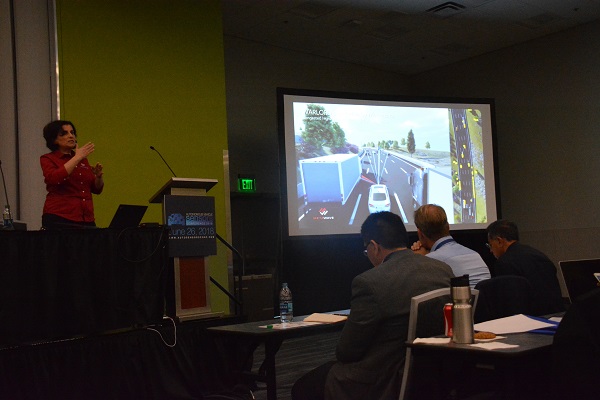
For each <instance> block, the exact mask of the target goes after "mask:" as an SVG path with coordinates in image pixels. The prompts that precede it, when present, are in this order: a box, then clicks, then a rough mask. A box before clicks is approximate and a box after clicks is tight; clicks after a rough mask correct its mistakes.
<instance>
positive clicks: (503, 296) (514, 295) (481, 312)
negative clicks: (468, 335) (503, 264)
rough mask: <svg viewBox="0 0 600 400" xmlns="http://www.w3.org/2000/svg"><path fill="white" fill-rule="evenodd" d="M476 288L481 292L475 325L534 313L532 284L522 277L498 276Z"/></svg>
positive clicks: (479, 283)
mask: <svg viewBox="0 0 600 400" xmlns="http://www.w3.org/2000/svg"><path fill="white" fill-rule="evenodd" d="M475 288H476V289H478V290H479V300H478V301H479V303H478V305H477V309H476V310H475V318H474V319H475V323H478V322H483V321H489V320H492V319H497V318H503V317H508V316H511V315H515V314H529V315H531V314H532V313H533V308H532V307H533V297H532V295H531V284H530V283H529V281H528V280H527V279H526V278H524V277H522V276H516V275H503V276H496V277H494V278H490V279H486V280H483V281H480V282H478V283H477V285H475Z"/></svg>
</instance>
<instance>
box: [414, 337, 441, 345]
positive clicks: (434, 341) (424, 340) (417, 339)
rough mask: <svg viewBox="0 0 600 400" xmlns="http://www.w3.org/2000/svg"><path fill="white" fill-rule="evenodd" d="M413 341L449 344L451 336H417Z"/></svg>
mask: <svg viewBox="0 0 600 400" xmlns="http://www.w3.org/2000/svg"><path fill="white" fill-rule="evenodd" d="M413 343H427V344H448V343H450V338H433V337H432V338H416V339H415V340H414V341H413Z"/></svg>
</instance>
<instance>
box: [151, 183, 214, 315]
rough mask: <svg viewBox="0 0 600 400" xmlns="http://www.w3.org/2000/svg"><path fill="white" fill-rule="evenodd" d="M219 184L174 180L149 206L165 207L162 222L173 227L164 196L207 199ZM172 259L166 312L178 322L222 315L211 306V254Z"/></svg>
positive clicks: (157, 194) (153, 197) (161, 190)
mask: <svg viewBox="0 0 600 400" xmlns="http://www.w3.org/2000/svg"><path fill="white" fill-rule="evenodd" d="M217 183H218V181H217V180H216V179H197V178H177V177H172V178H171V179H169V180H168V181H167V182H166V183H165V184H164V185H163V187H161V188H160V189H159V190H158V192H156V194H155V195H154V196H152V197H151V198H150V203H162V204H163V223H164V224H165V226H170V225H169V221H168V215H167V212H166V205H165V199H166V197H165V196H205V195H206V193H207V192H208V191H209V190H210V189H211V188H212V187H213V186H215V185H216V184H217ZM170 231H171V230H170V229H169V232H170ZM169 234H170V233H169ZM215 235H216V232H215ZM215 240H216V239H215ZM200 253H202V251H200ZM213 254H214V253H213ZM170 260H171V262H172V266H173V268H172V272H173V273H172V274H170V276H169V279H168V282H167V293H166V310H165V311H166V313H167V315H169V316H170V317H173V318H175V319H177V320H179V321H184V320H190V319H199V318H209V317H214V316H217V315H220V314H221V313H215V312H212V309H211V305H210V276H209V273H208V254H194V255H193V256H180V254H171V257H170Z"/></svg>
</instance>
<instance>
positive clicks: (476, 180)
mask: <svg viewBox="0 0 600 400" xmlns="http://www.w3.org/2000/svg"><path fill="white" fill-rule="evenodd" d="M292 108H293V124H292V125H290V126H293V130H291V131H293V133H294V134H293V138H294V139H293V140H288V142H287V143H288V147H287V148H288V149H289V150H288V151H289V153H290V155H288V156H287V160H295V164H296V168H292V169H289V166H290V164H288V186H287V189H288V194H287V196H288V216H289V224H290V232H292V231H293V232H298V233H299V234H307V235H310V234H319V235H320V234H339V233H356V232H358V231H359V229H360V226H361V225H362V223H363V222H364V220H365V219H366V218H367V217H368V216H369V214H371V213H374V212H380V211H391V212H393V213H395V214H398V215H399V216H401V218H402V220H403V221H404V222H405V223H406V224H409V225H411V224H414V221H413V214H414V210H415V209H417V208H418V207H420V206H421V205H423V204H426V203H434V204H438V205H440V206H442V207H443V208H444V209H445V210H446V213H447V214H448V216H449V217H450V218H451V223H479V222H485V221H486V218H487V215H486V208H485V196H486V181H485V174H484V163H483V159H484V157H483V146H482V124H481V118H482V117H481V111H480V110H478V109H472V108H449V107H439V108H437V107H405V106H393V107H388V106H376V105H358V104H337V103H333V104H331V103H303V102H293V103H292ZM286 154H287V153H286ZM292 154H293V156H292ZM288 162H289V161H288ZM290 182H291V184H290ZM479 203H481V204H483V207H478V206H477V205H478V204H479Z"/></svg>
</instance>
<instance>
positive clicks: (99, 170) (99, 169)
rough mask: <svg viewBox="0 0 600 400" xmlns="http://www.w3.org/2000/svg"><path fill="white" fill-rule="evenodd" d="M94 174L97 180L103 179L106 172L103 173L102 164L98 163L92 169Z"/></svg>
mask: <svg viewBox="0 0 600 400" xmlns="http://www.w3.org/2000/svg"><path fill="white" fill-rule="evenodd" d="M92 172H93V173H94V175H96V178H102V175H103V174H104V172H102V164H100V163H96V165H95V166H93V167H92Z"/></svg>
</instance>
